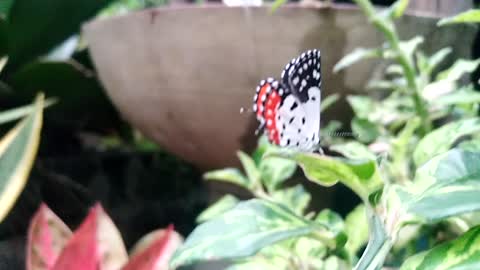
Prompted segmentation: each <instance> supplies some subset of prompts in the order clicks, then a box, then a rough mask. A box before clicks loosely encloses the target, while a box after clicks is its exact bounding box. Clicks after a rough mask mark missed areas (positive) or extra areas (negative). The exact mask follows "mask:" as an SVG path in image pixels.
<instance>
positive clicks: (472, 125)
mask: <svg viewBox="0 0 480 270" xmlns="http://www.w3.org/2000/svg"><path fill="white" fill-rule="evenodd" d="M479 131H480V119H479V118H473V119H464V120H459V121H456V122H452V123H449V124H446V125H444V126H442V127H440V128H438V129H436V130H434V131H432V132H430V133H428V134H427V135H425V137H423V138H422V140H420V142H419V143H418V145H417V147H416V148H415V151H414V152H413V160H414V162H415V165H416V166H417V167H418V166H420V165H422V164H423V163H425V162H426V161H428V160H429V159H431V158H432V157H434V156H436V155H438V154H441V153H444V152H446V151H447V150H448V149H450V147H451V146H452V144H453V143H454V142H455V141H456V140H458V139H459V138H461V137H463V136H465V135H469V134H472V133H475V132H479Z"/></svg>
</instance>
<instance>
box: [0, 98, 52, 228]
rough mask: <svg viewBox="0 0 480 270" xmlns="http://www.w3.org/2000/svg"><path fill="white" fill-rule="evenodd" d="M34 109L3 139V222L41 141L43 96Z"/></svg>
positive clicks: (0, 196) (0, 154)
mask: <svg viewBox="0 0 480 270" xmlns="http://www.w3.org/2000/svg"><path fill="white" fill-rule="evenodd" d="M34 106H35V107H34V109H33V110H31V112H30V114H29V116H28V117H26V118H25V119H24V120H22V121H21V122H20V123H19V124H17V125H16V126H15V127H14V128H13V129H12V130H10V131H9V132H8V133H7V134H6V135H5V136H4V137H3V138H2V139H1V140H0V206H1V207H0V222H1V221H2V220H3V219H4V218H5V216H6V215H7V214H8V212H9V211H10V209H11V208H12V206H13V205H14V203H15V201H16V200H17V197H18V196H19V195H20V192H21V191H22V190H23V188H24V186H25V184H26V182H27V178H28V175H29V173H30V170H31V168H32V165H33V161H34V159H35V156H36V154H37V150H38V145H39V143H40V130H41V127H42V119H43V114H42V108H43V106H44V105H43V95H38V96H37V98H36V100H35V105H34Z"/></svg>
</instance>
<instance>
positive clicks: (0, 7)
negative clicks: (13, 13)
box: [0, 0, 14, 18]
mask: <svg viewBox="0 0 480 270" xmlns="http://www.w3.org/2000/svg"><path fill="white" fill-rule="evenodd" d="M13 2H14V0H2V1H0V17H2V18H7V17H8V13H9V12H10V8H11V7H12V4H13Z"/></svg>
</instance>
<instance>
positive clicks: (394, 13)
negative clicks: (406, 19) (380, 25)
mask: <svg viewBox="0 0 480 270" xmlns="http://www.w3.org/2000/svg"><path fill="white" fill-rule="evenodd" d="M409 2H410V1H409V0H397V1H396V2H395V3H393V4H392V5H391V6H390V7H389V8H388V11H387V13H388V14H389V17H391V18H394V19H396V18H400V17H402V15H403V13H404V12H405V10H406V9H407V6H408V3H409Z"/></svg>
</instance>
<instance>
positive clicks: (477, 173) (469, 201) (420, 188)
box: [399, 149, 480, 222]
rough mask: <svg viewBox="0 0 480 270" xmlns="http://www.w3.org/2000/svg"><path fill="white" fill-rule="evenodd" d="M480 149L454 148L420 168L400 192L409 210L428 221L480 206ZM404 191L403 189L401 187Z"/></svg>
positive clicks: (469, 210) (477, 208)
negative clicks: (470, 150) (411, 183)
mask: <svg viewBox="0 0 480 270" xmlns="http://www.w3.org/2000/svg"><path fill="white" fill-rule="evenodd" d="M478 164H480V152H469V151H464V150H459V149H452V150H450V151H448V152H446V153H444V154H441V155H438V156H436V157H434V158H433V159H431V160H430V161H428V162H427V163H425V165H423V166H422V167H420V168H418V169H417V172H416V175H415V180H414V185H412V186H409V187H408V189H405V190H404V191H405V192H406V193H405V194H399V196H401V197H403V198H405V199H406V200H405V199H404V200H402V203H403V204H404V206H403V207H405V208H406V209H407V212H408V213H411V214H414V215H415V216H417V217H420V218H422V219H424V220H426V221H428V222H433V221H437V220H441V219H443V218H446V217H449V216H453V215H458V214H462V213H466V212H472V211H475V210H479V209H480V200H478V194H480V166H478ZM400 192H403V191H400Z"/></svg>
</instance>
